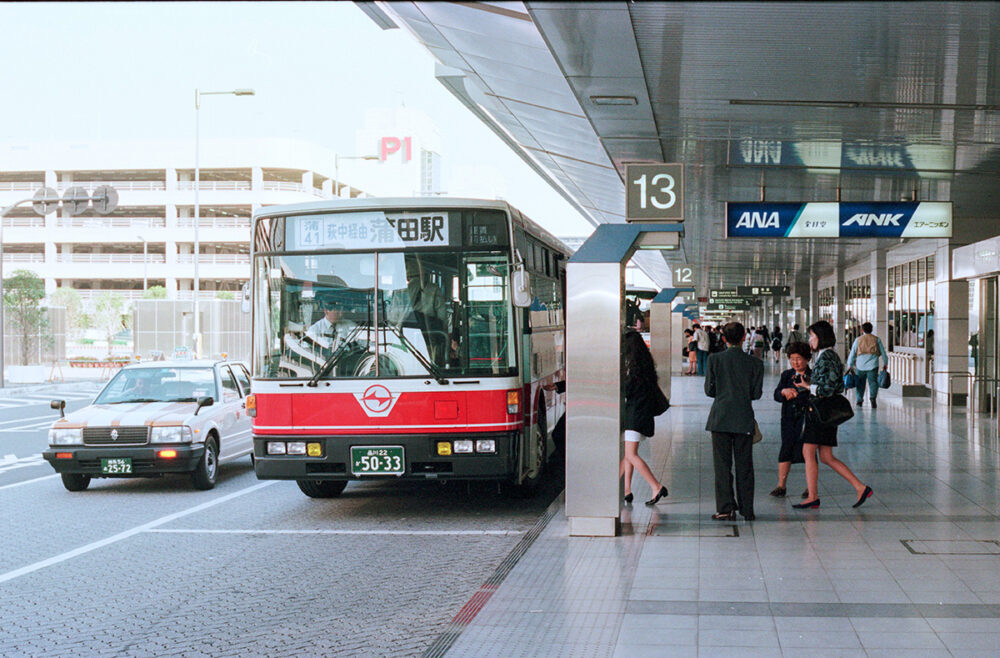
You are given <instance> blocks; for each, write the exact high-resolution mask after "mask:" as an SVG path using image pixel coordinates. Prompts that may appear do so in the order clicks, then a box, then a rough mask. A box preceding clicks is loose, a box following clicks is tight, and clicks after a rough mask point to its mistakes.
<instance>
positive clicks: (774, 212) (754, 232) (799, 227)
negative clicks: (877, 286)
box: [726, 201, 953, 238]
mask: <svg viewBox="0 0 1000 658" xmlns="http://www.w3.org/2000/svg"><path fill="white" fill-rule="evenodd" d="M952 226H953V222H952V214H951V202H945V201H917V202H899V203H896V202H870V203H727V204H726V237H727V238H950V237H951V233H952Z"/></svg>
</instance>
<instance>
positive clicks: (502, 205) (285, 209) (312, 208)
mask: <svg viewBox="0 0 1000 658" xmlns="http://www.w3.org/2000/svg"><path fill="white" fill-rule="evenodd" d="M470 206H471V207H475V208H496V209H498V210H510V208H511V206H510V204H509V203H507V202H506V201H498V200H496V199H463V198H454V197H424V196H417V197H368V198H364V199H326V200H323V201H307V202H305V203H292V204H288V205H282V206H266V207H263V208H258V209H257V210H255V211H254V213H253V217H254V219H255V220H256V219H258V218H260V217H273V216H275V215H290V214H295V213H303V212H305V213H316V212H324V211H338V210H371V209H374V208H378V209H386V208H400V209H405V208H428V209H432V208H468V207H470Z"/></svg>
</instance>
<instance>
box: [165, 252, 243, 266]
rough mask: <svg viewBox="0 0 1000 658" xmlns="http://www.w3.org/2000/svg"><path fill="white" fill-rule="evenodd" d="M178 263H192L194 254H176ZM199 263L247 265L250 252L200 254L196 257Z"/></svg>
mask: <svg viewBox="0 0 1000 658" xmlns="http://www.w3.org/2000/svg"><path fill="white" fill-rule="evenodd" d="M177 262H178V263H193V262H194V254H177ZM198 262H199V263H216V264H220V265H225V264H229V265H232V264H234V263H237V264H240V265H244V264H246V265H248V264H249V263H250V254H202V255H201V257H200V258H199V259H198Z"/></svg>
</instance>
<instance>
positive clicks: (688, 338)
mask: <svg viewBox="0 0 1000 658" xmlns="http://www.w3.org/2000/svg"><path fill="white" fill-rule="evenodd" d="M684 340H685V342H686V343H687V347H685V348H684V349H685V350H686V351H687V359H688V369H687V371H686V372H685V373H684V374H685V375H695V374H697V368H698V341H697V340H695V338H694V330H693V329H685V330H684Z"/></svg>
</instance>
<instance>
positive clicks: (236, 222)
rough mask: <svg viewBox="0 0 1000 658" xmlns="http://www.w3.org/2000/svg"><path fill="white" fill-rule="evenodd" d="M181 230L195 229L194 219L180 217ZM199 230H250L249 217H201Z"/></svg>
mask: <svg viewBox="0 0 1000 658" xmlns="http://www.w3.org/2000/svg"><path fill="white" fill-rule="evenodd" d="M177 226H178V227H179V228H194V217H178V218H177ZM198 228H250V218H249V217H201V218H199V219H198Z"/></svg>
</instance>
